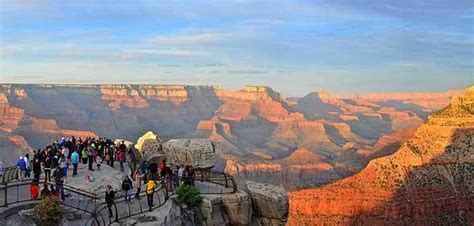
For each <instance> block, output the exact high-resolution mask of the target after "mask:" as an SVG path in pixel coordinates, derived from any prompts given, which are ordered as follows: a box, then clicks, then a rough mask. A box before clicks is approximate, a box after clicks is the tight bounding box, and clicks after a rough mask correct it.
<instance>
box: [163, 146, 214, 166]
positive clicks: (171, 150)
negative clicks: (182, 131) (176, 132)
mask: <svg viewBox="0 0 474 226" xmlns="http://www.w3.org/2000/svg"><path fill="white" fill-rule="evenodd" d="M163 152H164V154H165V156H166V160H167V161H168V162H170V163H171V164H173V165H182V164H183V165H192V166H193V167H194V168H212V167H213V166H214V165H215V164H216V150H215V146H214V144H213V143H212V141H210V140H207V139H173V140H169V141H167V142H165V143H163Z"/></svg>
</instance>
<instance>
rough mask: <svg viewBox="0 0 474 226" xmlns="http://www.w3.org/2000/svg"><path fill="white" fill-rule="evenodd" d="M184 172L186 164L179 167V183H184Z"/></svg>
mask: <svg viewBox="0 0 474 226" xmlns="http://www.w3.org/2000/svg"><path fill="white" fill-rule="evenodd" d="M183 173H184V165H181V167H180V168H179V169H178V179H179V185H182V184H183Z"/></svg>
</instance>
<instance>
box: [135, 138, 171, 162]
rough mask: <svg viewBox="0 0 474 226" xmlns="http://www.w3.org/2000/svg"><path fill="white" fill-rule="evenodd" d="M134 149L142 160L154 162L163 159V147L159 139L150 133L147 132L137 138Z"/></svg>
mask: <svg viewBox="0 0 474 226" xmlns="http://www.w3.org/2000/svg"><path fill="white" fill-rule="evenodd" d="M135 149H136V150H138V152H139V153H140V154H141V155H142V157H143V159H144V160H147V161H150V160H154V161H156V162H159V161H161V160H162V159H164V158H165V157H164V156H165V155H164V153H163V147H162V145H161V139H160V137H159V136H158V135H156V134H154V133H153V132H152V131H148V132H146V133H145V134H143V136H141V137H140V138H138V140H137V143H136V144H135Z"/></svg>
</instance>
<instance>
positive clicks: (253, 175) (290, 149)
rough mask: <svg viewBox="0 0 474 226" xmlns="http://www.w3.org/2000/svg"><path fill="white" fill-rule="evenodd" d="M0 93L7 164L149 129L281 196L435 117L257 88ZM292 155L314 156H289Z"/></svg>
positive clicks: (407, 106) (393, 100)
mask: <svg viewBox="0 0 474 226" xmlns="http://www.w3.org/2000/svg"><path fill="white" fill-rule="evenodd" d="M0 90H1V92H0V94H1V95H0V111H1V112H2V114H1V115H0V131H1V134H0V135H1V137H2V140H3V143H2V145H3V147H4V148H3V149H2V150H6V151H4V152H5V155H9V156H10V157H9V158H14V156H16V155H17V154H18V151H17V150H18V147H20V150H31V148H40V147H43V146H44V145H46V144H48V143H50V142H51V141H52V140H54V139H57V138H59V137H61V136H70V135H75V136H96V135H98V136H107V137H112V138H124V139H127V140H131V141H133V140H136V139H137V137H139V136H140V135H141V134H143V133H144V132H146V131H149V130H152V131H156V132H157V133H159V134H160V136H161V137H162V138H163V139H164V140H167V139H170V138H187V137H189V138H194V137H197V138H208V139H211V140H213V141H215V143H216V144H217V150H218V152H219V159H220V160H219V164H218V166H217V167H220V168H221V169H223V168H225V170H227V171H229V172H232V173H234V174H235V175H236V176H239V177H244V178H248V179H255V180H260V181H262V180H265V181H267V180H268V182H272V183H274V184H281V185H284V186H285V187H286V188H287V189H291V190H293V189H297V188H304V187H312V186H315V185H320V184H324V183H328V182H330V181H333V180H335V179H339V178H343V177H346V176H348V175H351V174H353V173H355V172H358V171H359V170H361V169H362V168H363V167H364V166H365V164H367V162H368V160H370V159H373V158H375V157H380V156H383V155H387V154H391V153H393V152H394V151H395V150H397V149H398V148H399V147H400V144H401V143H403V142H404V141H405V140H406V139H407V137H409V134H410V133H409V132H408V131H410V130H412V129H413V128H416V127H417V126H419V125H420V124H421V123H422V122H423V120H424V119H426V116H427V115H428V113H429V112H430V111H432V110H433V109H436V108H430V109H426V108H427V107H426V106H425V105H423V107H419V106H418V105H416V103H418V102H423V97H425V96H424V95H422V94H416V95H415V94H414V95H413V97H414V98H415V99H413V98H412V99H410V98H408V97H407V96H406V95H405V96H403V95H402V96H401V97H400V98H402V99H400V100H398V99H397V98H399V97H398V95H399V94H397V95H395V96H390V95H384V96H383V99H380V100H379V99H374V98H373V97H371V96H369V97H370V98H372V99H370V98H365V97H364V96H354V97H339V96H336V95H333V94H330V93H329V92H326V91H322V92H314V93H310V94H308V95H306V96H305V97H302V98H293V99H287V98H285V97H284V96H283V95H282V94H280V93H278V92H276V91H274V90H272V89H271V88H269V87H263V86H247V87H244V88H242V90H239V91H228V90H224V89H221V88H219V87H217V86H187V85H123V84H121V85H26V84H24V85H20V84H18V85H16V84H2V85H1V86H0ZM450 95H451V94H450V93H444V94H436V95H434V97H432V96H431V95H428V96H426V98H427V99H426V102H436V103H441V102H443V101H445V105H447V104H448V101H447V100H449V99H448V97H449V96H450ZM433 98H434V99H433ZM12 140H13V141H12ZM20 141H21V142H20ZM7 146H8V148H6V147H7ZM301 150H304V152H306V153H312V154H314V155H316V156H318V158H313V159H312V161H306V160H307V159H305V158H299V157H298V158H296V157H295V155H296V156H298V153H299V151H301ZM10 153H11V154H10ZM2 155H3V153H2ZM287 158H290V159H293V160H292V161H287V160H286V159H287ZM299 159H301V161H300V160H299ZM237 169H238V170H237ZM272 175H277V176H272ZM314 175H318V176H314Z"/></svg>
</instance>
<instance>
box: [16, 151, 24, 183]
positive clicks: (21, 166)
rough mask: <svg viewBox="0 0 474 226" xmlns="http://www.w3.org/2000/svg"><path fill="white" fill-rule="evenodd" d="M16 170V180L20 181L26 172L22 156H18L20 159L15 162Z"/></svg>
mask: <svg viewBox="0 0 474 226" xmlns="http://www.w3.org/2000/svg"><path fill="white" fill-rule="evenodd" d="M16 168H17V169H18V178H19V179H20V180H22V179H23V176H24V174H25V171H26V162H25V160H24V159H23V156H20V159H18V161H17V162H16Z"/></svg>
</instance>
